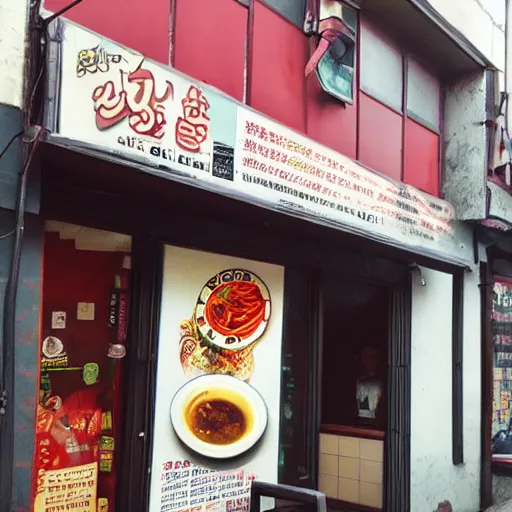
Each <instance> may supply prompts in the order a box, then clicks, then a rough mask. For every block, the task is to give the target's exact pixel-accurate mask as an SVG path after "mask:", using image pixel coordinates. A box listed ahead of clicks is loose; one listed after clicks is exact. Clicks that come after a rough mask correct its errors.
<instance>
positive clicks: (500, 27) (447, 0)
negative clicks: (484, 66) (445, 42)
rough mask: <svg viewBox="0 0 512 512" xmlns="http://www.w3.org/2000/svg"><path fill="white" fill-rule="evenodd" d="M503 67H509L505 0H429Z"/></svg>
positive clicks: (490, 58) (502, 68)
mask: <svg viewBox="0 0 512 512" xmlns="http://www.w3.org/2000/svg"><path fill="white" fill-rule="evenodd" d="M428 2H429V3H430V5H431V6H432V7H433V8H434V9H435V10H436V11H437V12H438V13H439V14H440V15H441V16H442V17H443V18H444V19H445V20H446V21H448V23H450V24H451V25H452V26H453V27H455V28H456V29H457V30H458V31H459V32H460V33H461V34H462V35H464V36H465V37H466V38H467V39H469V41H471V43H472V44H473V45H474V46H475V47H476V48H477V49H478V50H479V51H480V52H481V53H482V54H483V55H485V56H486V57H487V59H489V60H490V61H491V62H492V63H493V64H494V66H496V67H497V68H498V69H500V70H504V68H505V30H504V27H505V0H428Z"/></svg>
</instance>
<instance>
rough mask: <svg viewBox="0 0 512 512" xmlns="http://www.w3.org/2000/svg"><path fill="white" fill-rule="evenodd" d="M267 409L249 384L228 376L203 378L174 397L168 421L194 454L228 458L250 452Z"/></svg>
mask: <svg viewBox="0 0 512 512" xmlns="http://www.w3.org/2000/svg"><path fill="white" fill-rule="evenodd" d="M267 421H268V416H267V408H266V406H265V402H264V401H263V398H262V397H261V395H260V394H259V393H258V392H257V391H256V390H255V389H254V388H253V387H252V386H250V385H249V384H247V383H245V382H243V381H241V380H238V379H236V378H235V377H231V376H229V375H203V376H201V377H197V378H195V379H193V380H191V381H189V382H187V384H185V385H184V386H183V387H182V388H180V389H179V391H178V392H177V393H176V395H175V396H174V398H173V401H172V404H171V422H172V425H173V428H174V431H175V432H176V435H177V436H178V437H179V439H180V440H181V441H182V442H183V443H184V444H185V445H186V446H187V447H188V448H190V449H191V450H193V451H194V452H196V453H198V454H200V455H203V456H204V457H209V458H213V459H229V458H233V457H237V456H239V455H242V454H243V453H245V452H247V451H248V450H250V449H251V448H252V447H253V446H254V445H255V444H256V443H257V442H258V441H259V440H260V439H261V437H262V436H263V434H264V432H265V430H266V428H267Z"/></svg>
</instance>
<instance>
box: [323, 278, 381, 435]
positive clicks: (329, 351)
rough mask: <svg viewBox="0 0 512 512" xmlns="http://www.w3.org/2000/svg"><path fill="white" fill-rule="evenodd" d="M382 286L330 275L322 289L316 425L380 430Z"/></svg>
mask: <svg viewBox="0 0 512 512" xmlns="http://www.w3.org/2000/svg"><path fill="white" fill-rule="evenodd" d="M388 295H389V294H388V290H387V289H386V288H384V287H379V286H376V285H371V284H366V283H357V282H348V281H340V280H339V279H330V280H329V281H328V282H327V283H326V287H325V291H324V300H323V302H324V321H323V337H324V342H323V385H322V415H321V417H322V419H321V421H322V424H323V425H339V426H347V427H367V428H375V429H379V430H380V429H385V428H386V422H387V408H386V380H387V367H388V365H387V357H388V334H389V297H388Z"/></svg>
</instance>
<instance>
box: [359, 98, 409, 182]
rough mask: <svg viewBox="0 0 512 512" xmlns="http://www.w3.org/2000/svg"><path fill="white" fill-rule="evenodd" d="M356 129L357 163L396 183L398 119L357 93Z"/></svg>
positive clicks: (398, 170)
mask: <svg viewBox="0 0 512 512" xmlns="http://www.w3.org/2000/svg"><path fill="white" fill-rule="evenodd" d="M358 129H359V160H360V161H361V163H363V164H364V165H367V166H368V167H370V168H371V169H374V170H376V171H378V172H381V173H382V174H386V175H387V176H389V177H391V178H393V179H395V180H397V181H400V179H401V173H402V116H401V115H399V114H397V113H396V112H393V111H392V110H391V109H389V108H388V107H386V106H384V105H383V104H382V103H379V102H378V101H376V100H374V99H373V98H371V97H370V96H368V95H366V94H364V93H363V92H361V94H360V97H359V126H358Z"/></svg>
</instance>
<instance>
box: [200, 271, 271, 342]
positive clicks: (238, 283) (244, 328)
mask: <svg viewBox="0 0 512 512" xmlns="http://www.w3.org/2000/svg"><path fill="white" fill-rule="evenodd" d="M270 313H271V301H270V292H269V290H268V288H267V286H266V285H265V283H264V282H263V281H262V280H261V279H260V278H259V277H258V276H257V275H256V274H254V273H252V272H250V271H248V270H243V269H229V270H224V271H222V272H219V273H218V274H216V275H215V276H214V277H212V278H211V279H210V280H209V281H208V282H207V283H206V284H205V285H204V287H203V289H202V290H201V292H200V294H199V298H198V300H197V303H196V307H195V312H194V320H195V324H196V325H197V329H198V331H199V334H200V336H201V339H202V340H203V341H204V343H206V344H207V345H210V346H214V347H216V348H220V349H222V350H241V349H244V348H246V347H248V346H249V345H251V344H253V343H255V342H256V341H257V340H258V339H259V338H261V336H262V335H263V333H264V332H265V330H266V328H267V325H268V322H269V319H270Z"/></svg>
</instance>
